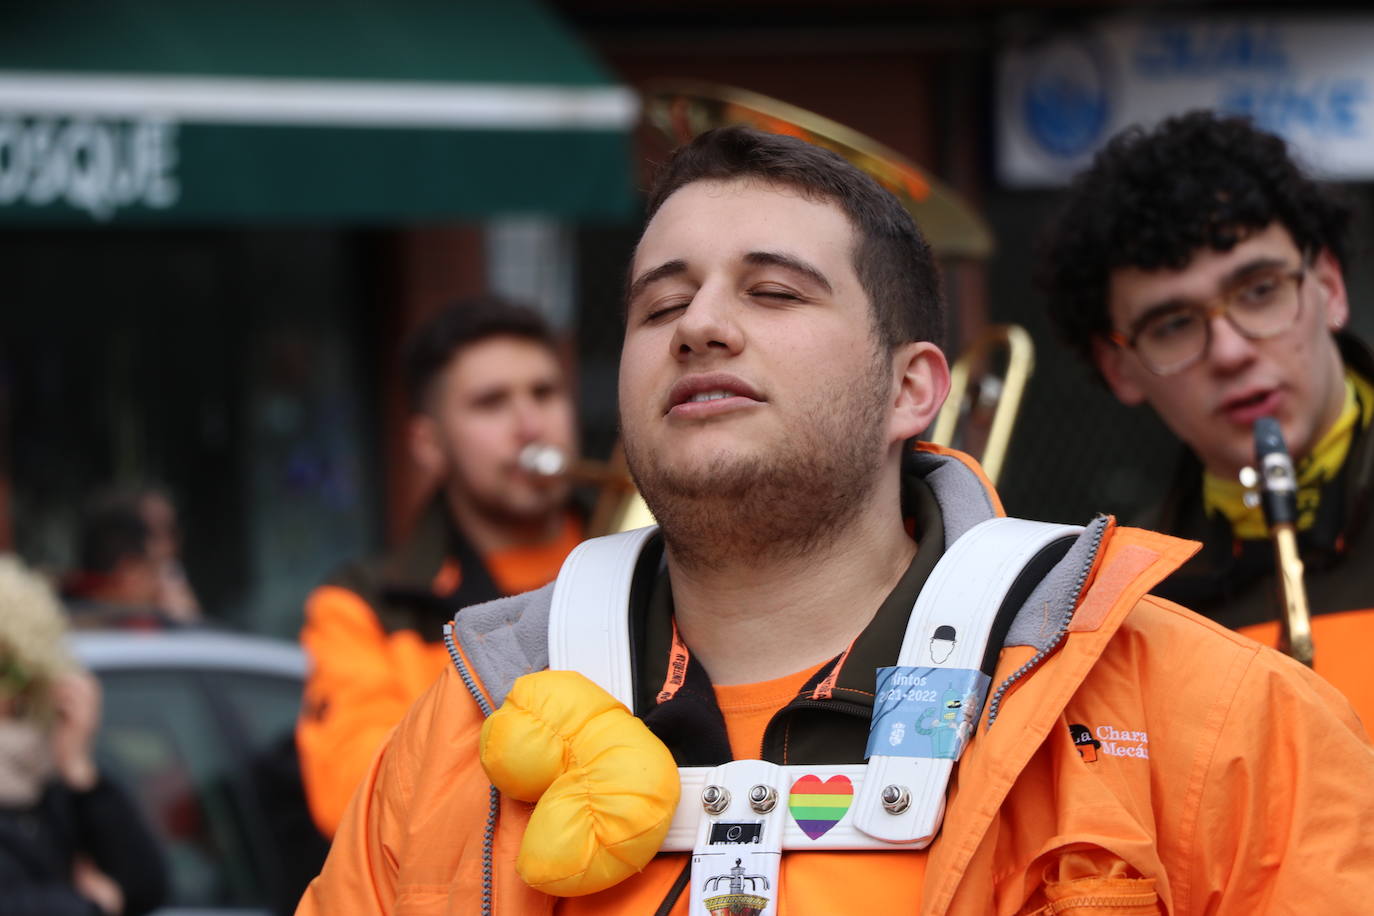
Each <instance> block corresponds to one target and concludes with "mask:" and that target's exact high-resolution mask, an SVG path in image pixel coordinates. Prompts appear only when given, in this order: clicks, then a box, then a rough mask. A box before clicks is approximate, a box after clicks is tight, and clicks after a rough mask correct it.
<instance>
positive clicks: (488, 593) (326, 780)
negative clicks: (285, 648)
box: [297, 298, 582, 836]
mask: <svg viewBox="0 0 1374 916" xmlns="http://www.w3.org/2000/svg"><path fill="white" fill-rule="evenodd" d="M404 369H405V373H406V385H407V389H408V394H409V397H410V399H411V403H410V406H411V409H412V412H413V414H412V418H411V420H410V426H409V445H410V452H411V455H412V457H413V458H414V460H415V463H416V464H417V465H418V466H419V468H420V470H421V472H422V473H423V474H425V475H426V476H427V478H428V479H431V480H433V481H435V482H436V484H437V488H436V492H435V494H434V498H433V500H432V501H431V502H430V503H429V505H428V507H427V508H426V509H425V511H424V513H423V515H422V516H421V517H420V519H419V521H418V523H417V524H416V525H415V528H414V530H413V531H412V533H411V535H410V537H409V538H408V539H407V540H406V541H405V542H404V543H402V544H401V545H399V546H398V547H397V548H396V549H395V550H392V551H390V552H389V553H387V554H386V555H384V556H382V557H378V558H375V559H370V560H365V561H362V562H358V563H352V564H349V565H348V566H346V567H344V568H343V569H342V570H340V571H339V572H338V573H336V574H335V575H334V576H333V577H331V578H330V580H329V581H328V583H327V584H325V585H322V586H320V587H319V588H317V589H316V590H315V591H314V592H313V593H311V595H310V597H309V599H308V600H307V602H306V609H305V614H306V619H305V627H304V629H303V630H302V632H301V643H302V644H303V645H304V647H305V649H306V651H307V652H308V653H309V656H310V660H311V670H310V675H309V680H308V682H307V685H306V698H305V706H304V710H303V712H302V716H301V720H300V723H299V726H298V729H297V743H298V746H299V748H300V754H301V763H302V770H303V773H304V776H305V785H306V794H307V797H308V798H309V801H310V806H311V811H312V813H313V814H314V816H315V820H316V823H317V824H318V825H319V826H320V829H321V830H323V831H324V832H325V834H326V835H329V836H332V835H333V833H334V831H335V829H336V828H337V826H338V824H339V820H340V818H341V817H342V815H343V811H344V808H345V806H346V805H347V803H348V800H349V798H350V797H351V796H352V794H353V790H354V788H355V787H356V786H357V784H358V783H359V782H360V781H361V779H362V777H363V775H364V773H365V771H366V770H367V766H368V762H369V761H370V760H371V758H372V755H373V752H374V751H376V749H377V747H378V746H379V745H380V744H381V743H382V740H383V738H384V737H385V736H386V734H387V732H388V731H390V729H391V728H392V726H394V725H395V724H396V723H397V722H398V721H400V719H401V716H402V715H403V714H404V712H405V711H406V709H407V708H408V707H409V706H410V704H411V702H412V701H413V700H414V699H415V698H416V697H417V696H419V695H420V693H421V692H422V691H423V690H424V689H425V688H426V687H428V686H429V684H430V682H432V681H433V680H434V679H435V678H436V677H437V676H438V675H439V673H440V671H441V670H442V669H443V667H444V666H445V665H446V664H447V663H448V654H447V651H446V650H445V647H444V643H443V632H442V627H443V624H444V623H445V622H446V621H448V620H450V619H452V617H453V614H454V613H455V612H456V611H457V610H458V609H460V608H463V607H466V606H468V605H472V604H477V603H480V602H483V601H488V600H491V599H493V598H497V597H500V596H502V595H511V594H516V593H519V592H523V591H526V590H529V589H533V588H537V587H539V586H541V585H544V584H545V583H547V582H549V581H551V580H552V579H553V578H554V576H555V575H557V573H558V570H559V567H560V566H561V565H562V562H563V559H564V558H565V557H566V556H567V554H568V552H569V551H571V550H572V548H573V547H574V546H576V544H577V543H578V542H579V541H580V540H581V538H582V523H581V519H580V517H579V515H578V514H577V513H576V512H575V511H573V509H572V508H571V506H570V503H569V495H570V485H569V484H568V482H567V481H566V480H563V479H559V478H550V477H542V476H538V475H535V474H533V473H531V472H529V471H527V470H525V469H523V468H522V467H521V465H520V462H519V456H520V453H521V451H522V450H523V449H525V448H526V447H527V446H529V445H531V444H539V445H545V446H552V447H554V448H556V449H558V450H559V451H561V452H563V453H564V454H565V455H567V456H569V457H571V455H572V453H573V452H574V451H575V449H576V430H575V422H574V411H573V403H572V397H571V393H570V391H569V388H568V380H567V376H566V372H565V370H564V368H563V366H562V364H561V362H560V359H559V356H558V353H557V350H556V345H555V341H554V338H553V335H552V333H551V331H550V330H549V328H548V326H547V325H546V323H545V322H544V320H543V319H542V318H541V317H540V316H539V314H538V313H537V312H535V311H533V310H531V309H528V308H525V307H522V306H518V305H515V304H512V303H508V302H504V301H501V300H499V299H495V298H481V299H474V300H469V301H463V302H458V303H455V304H454V305H452V306H450V307H449V308H447V309H445V310H444V311H442V312H440V313H439V314H438V315H436V316H434V317H433V318H432V319H431V320H430V321H428V322H427V323H426V324H424V325H423V326H422V327H420V328H419V329H418V330H417V331H416V333H415V334H414V336H413V337H412V338H411V339H410V341H409V342H408V346H407V348H406V352H405V365H404Z"/></svg>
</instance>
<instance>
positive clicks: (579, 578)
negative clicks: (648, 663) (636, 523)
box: [549, 525, 658, 709]
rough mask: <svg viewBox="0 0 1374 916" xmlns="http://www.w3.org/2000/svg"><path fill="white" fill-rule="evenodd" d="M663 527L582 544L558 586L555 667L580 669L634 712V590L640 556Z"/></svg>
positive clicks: (552, 619)
mask: <svg viewBox="0 0 1374 916" xmlns="http://www.w3.org/2000/svg"><path fill="white" fill-rule="evenodd" d="M657 532H658V526H657V525H650V526H648V527H647V528H636V529H635V530H633V531H626V532H623V533H621V534H612V535H608V536H607V537H600V538H592V539H591V540H589V541H583V542H582V543H581V544H579V545H577V547H576V549H574V550H573V552H572V553H570V554H568V558H567V559H566V560H564V561H563V568H562V570H560V571H559V573H558V579H557V581H556V582H555V584H554V587H553V605H552V607H551V608H550V610H549V667H550V668H553V669H554V670H557V671H577V672H579V673H581V674H583V675H585V676H586V677H587V678H589V679H590V680H592V681H593V682H594V683H596V684H599V685H600V686H601V688H602V689H604V690H605V691H606V692H607V693H609V694H610V695H611V696H613V697H615V698H616V699H617V700H619V701H620V702H622V703H624V704H625V707H626V708H627V709H634V708H635V706H634V674H633V670H632V668H631V659H630V625H629V613H630V588H631V586H632V585H633V584H634V573H635V565H636V564H637V563H638V562H639V554H640V552H641V551H642V550H643V549H644V545H645V544H647V543H648V542H649V540H650V538H652V537H653V536H654V535H655V534H656V533H657Z"/></svg>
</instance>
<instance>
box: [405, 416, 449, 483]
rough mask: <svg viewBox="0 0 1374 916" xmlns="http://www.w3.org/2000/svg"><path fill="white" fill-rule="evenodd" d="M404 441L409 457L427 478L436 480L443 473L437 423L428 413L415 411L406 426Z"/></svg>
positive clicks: (443, 459) (442, 456) (441, 444)
mask: <svg viewBox="0 0 1374 916" xmlns="http://www.w3.org/2000/svg"><path fill="white" fill-rule="evenodd" d="M406 442H407V444H408V445H409V447H410V458H411V460H412V461H414V462H415V464H416V466H418V467H419V469H420V472H421V474H423V475H424V476H425V477H426V478H427V479H430V480H438V479H440V478H441V477H443V475H444V471H445V467H444V465H445V463H446V460H445V458H444V454H445V453H444V447H443V443H442V442H441V441H440V432H439V424H438V423H436V422H435V421H434V418H433V417H431V416H429V415H428V414H423V413H417V414H415V415H414V416H412V417H411V418H410V421H409V423H408V424H407V427H406Z"/></svg>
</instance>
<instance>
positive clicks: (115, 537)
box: [76, 491, 152, 573]
mask: <svg viewBox="0 0 1374 916" xmlns="http://www.w3.org/2000/svg"><path fill="white" fill-rule="evenodd" d="M151 536H152V531H151V530H150V529H149V528H148V523H147V522H145V521H144V520H143V512H142V511H141V509H140V506H139V500H138V497H137V496H135V495H133V494H132V493H128V492H124V491H108V492H104V493H98V494H96V495H95V496H93V497H92V498H91V499H90V500H89V501H88V502H87V503H86V506H85V507H84V509H83V510H82V513H81V522H80V525H79V527H78V529H77V533H76V554H77V556H76V558H77V562H78V563H80V564H81V569H82V571H83V572H88V573H110V572H114V570H115V568H116V567H118V566H119V564H120V562H121V561H122V560H125V559H127V558H130V557H132V558H135V559H142V558H144V557H146V556H147V555H148V539H149V538H150V537H151Z"/></svg>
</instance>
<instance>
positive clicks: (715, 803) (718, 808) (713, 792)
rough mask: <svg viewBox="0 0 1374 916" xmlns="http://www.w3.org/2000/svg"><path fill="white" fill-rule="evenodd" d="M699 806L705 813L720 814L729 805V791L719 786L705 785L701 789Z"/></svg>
mask: <svg viewBox="0 0 1374 916" xmlns="http://www.w3.org/2000/svg"><path fill="white" fill-rule="evenodd" d="M701 806H702V807H703V808H705V809H706V813H707V814H720V813H721V812H722V811H724V810H725V809H726V808H728V807H730V793H729V791H727V790H726V789H723V788H721V787H720V786H707V787H706V788H704V789H702V790H701Z"/></svg>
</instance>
